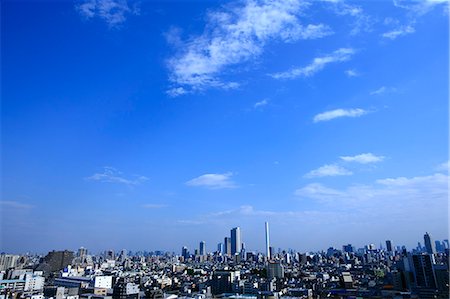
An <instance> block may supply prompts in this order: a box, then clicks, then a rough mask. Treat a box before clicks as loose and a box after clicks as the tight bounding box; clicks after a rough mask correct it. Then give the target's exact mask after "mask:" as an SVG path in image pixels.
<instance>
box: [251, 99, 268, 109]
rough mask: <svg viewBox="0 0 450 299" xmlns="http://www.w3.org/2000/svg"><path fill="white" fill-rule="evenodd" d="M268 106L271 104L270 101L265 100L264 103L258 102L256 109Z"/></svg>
mask: <svg viewBox="0 0 450 299" xmlns="http://www.w3.org/2000/svg"><path fill="white" fill-rule="evenodd" d="M267 104H269V100H268V99H264V100H262V101H259V102H256V103H255V105H254V107H255V108H258V107H263V106H266V105H267Z"/></svg>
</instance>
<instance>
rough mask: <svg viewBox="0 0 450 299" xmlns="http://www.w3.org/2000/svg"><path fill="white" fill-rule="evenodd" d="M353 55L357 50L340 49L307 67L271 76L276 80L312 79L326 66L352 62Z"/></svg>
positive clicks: (319, 58)
mask: <svg viewBox="0 0 450 299" xmlns="http://www.w3.org/2000/svg"><path fill="white" fill-rule="evenodd" d="M353 54H355V50H354V49H352V48H340V49H338V50H336V51H334V52H333V53H330V54H327V55H324V56H320V57H316V58H314V59H313V61H312V62H311V63H310V64H308V65H307V66H304V67H296V68H293V69H291V70H289V71H286V72H279V73H274V74H271V75H270V76H271V77H272V78H275V79H295V78H298V77H311V76H312V75H314V74H316V73H317V72H319V71H321V70H323V69H324V68H325V66H327V65H328V64H330V63H336V62H344V61H348V60H350V58H351V57H352V56H353Z"/></svg>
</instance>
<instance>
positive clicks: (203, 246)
mask: <svg viewBox="0 0 450 299" xmlns="http://www.w3.org/2000/svg"><path fill="white" fill-rule="evenodd" d="M199 251H200V255H206V243H205V241H201V242H200V250H199Z"/></svg>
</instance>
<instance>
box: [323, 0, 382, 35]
mask: <svg viewBox="0 0 450 299" xmlns="http://www.w3.org/2000/svg"><path fill="white" fill-rule="evenodd" d="M323 2H325V3H327V4H328V5H331V8H332V10H333V12H334V13H335V14H336V15H338V16H349V17H351V18H353V20H354V21H353V22H352V23H351V24H350V26H351V30H350V34H351V35H356V34H359V33H361V32H370V31H372V27H373V24H374V23H375V21H374V20H373V18H372V17H371V16H369V15H368V14H366V13H365V12H364V10H363V9H362V8H361V7H360V6H356V5H352V4H348V3H346V2H345V1H343V0H331V1H323Z"/></svg>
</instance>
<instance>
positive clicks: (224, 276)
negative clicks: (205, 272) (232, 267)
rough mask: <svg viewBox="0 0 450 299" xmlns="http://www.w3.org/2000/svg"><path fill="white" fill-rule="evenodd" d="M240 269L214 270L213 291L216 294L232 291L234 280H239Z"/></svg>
mask: <svg viewBox="0 0 450 299" xmlns="http://www.w3.org/2000/svg"><path fill="white" fill-rule="evenodd" d="M239 276H240V275H239V271H214V273H213V276H212V279H211V291H212V293H213V294H214V295H218V294H224V293H231V292H232V291H233V289H232V287H233V282H235V281H236V280H239Z"/></svg>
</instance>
